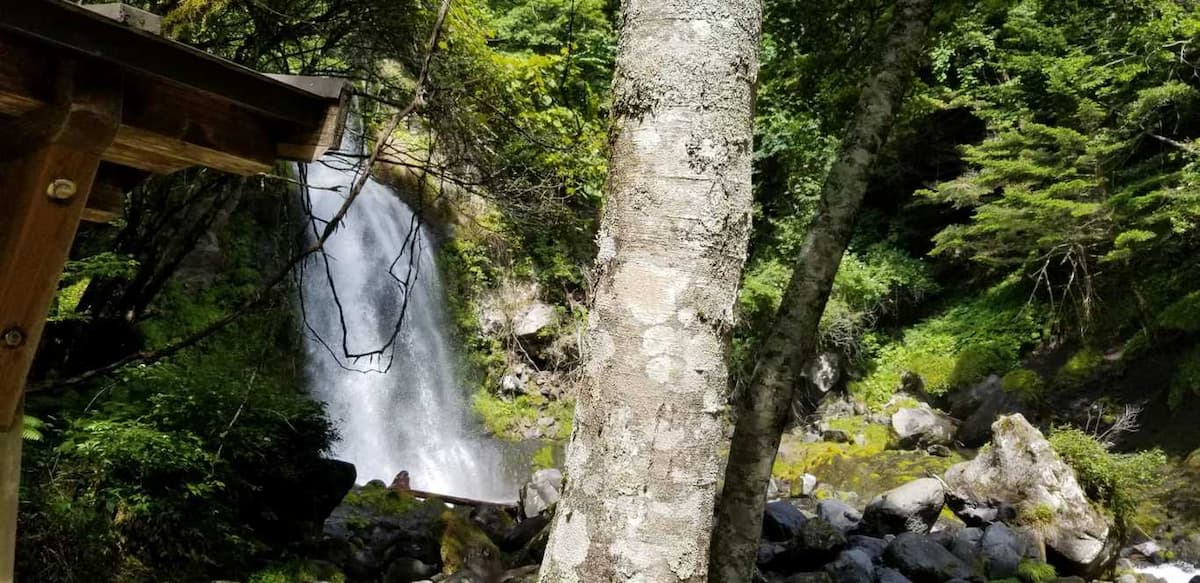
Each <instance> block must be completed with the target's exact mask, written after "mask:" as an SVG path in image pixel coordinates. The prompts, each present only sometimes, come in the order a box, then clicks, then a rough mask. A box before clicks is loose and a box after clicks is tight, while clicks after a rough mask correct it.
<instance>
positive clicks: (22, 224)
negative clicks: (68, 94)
mask: <svg viewBox="0 0 1200 583" xmlns="http://www.w3.org/2000/svg"><path fill="white" fill-rule="evenodd" d="M79 81H80V83H79V87H78V88H77V95H76V98H75V100H74V101H72V103H71V104H70V114H69V116H68V118H67V120H66V122H65V126H64V127H63V128H62V131H60V132H59V133H58V134H57V140H58V141H56V142H54V143H51V144H47V145H43V146H40V147H34V148H32V149H31V152H30V153H29V154H28V155H26V156H25V157H23V158H18V159H16V160H11V161H9V162H8V163H7V164H5V165H4V167H3V169H2V170H0V185H3V188H4V191H5V196H4V197H3V200H2V202H0V431H3V430H6V429H7V428H8V427H9V426H10V425H11V424H12V422H13V418H14V415H16V409H17V403H18V402H19V401H20V399H21V396H22V394H23V393H24V390H25V377H26V375H27V374H28V373H29V367H30V365H31V364H32V362H33V356H34V353H35V352H36V351H37V347H38V341H39V340H40V339H41V335H42V329H43V327H44V326H45V323H46V312H47V311H48V310H49V308H50V302H51V300H52V299H53V297H54V292H55V289H56V288H57V287H58V279H59V276H60V275H61V274H62V269H63V265H64V263H65V262H66V260H67V255H68V253H69V251H70V250H71V241H72V240H73V239H74V238H75V231H76V229H77V228H78V226H79V219H80V217H81V216H82V215H83V209H84V207H85V205H86V202H87V199H88V193H89V192H90V191H91V187H92V182H93V181H94V180H95V178H96V171H97V169H98V168H99V166H100V154H101V152H103V151H104V150H105V149H107V147H108V145H109V144H110V143H111V142H112V139H113V137H114V135H115V134H116V129H117V126H118V124H119V123H120V122H119V116H120V111H121V99H120V98H121V96H120V94H119V93H118V92H117V90H116V89H115V88H113V87H105V86H103V85H96V84H95V83H94V80H93V79H90V78H89V77H88V76H87V75H86V74H85V75H82V76H81V78H80V79H79ZM3 129H4V128H0V139H4V138H5V137H6V136H7V134H6V132H4V131H3Z"/></svg>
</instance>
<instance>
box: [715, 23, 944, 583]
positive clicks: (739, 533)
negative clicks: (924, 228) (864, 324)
mask: <svg viewBox="0 0 1200 583" xmlns="http://www.w3.org/2000/svg"><path fill="white" fill-rule="evenodd" d="M932 13H933V0H899V2H897V4H896V7H895V12H894V14H895V16H894V21H893V24H892V28H891V30H890V32H889V34H888V40H887V43H886V46H885V47H884V53H883V55H882V57H883V58H882V60H881V61H880V62H879V64H878V66H877V67H876V68H875V70H874V71H872V73H871V76H870V78H869V79H868V80H867V83H866V85H865V86H864V88H863V92H862V95H861V96H860V97H859V101H858V105H857V109H856V111H855V117H854V119H853V121H851V124H850V127H849V128H848V130H847V134H846V138H845V141H844V142H843V144H842V149H841V152H840V153H839V155H838V159H837V161H836V162H835V163H834V165H833V168H832V169H831V170H830V174H829V177H828V178H827V179H826V182H825V185H824V187H823V189H822V193H821V202H820V208H819V209H818V212H817V214H816V216H815V217H814V218H813V221H812V223H811V224H810V225H809V228H808V233H807V236H806V238H805V241H804V245H803V246H802V247H801V250H800V255H799V257H798V258H797V261H796V264H795V266H794V271H793V273H792V278H791V281H790V282H789V284H788V287H787V290H786V291H785V292H784V297H783V302H782V304H781V305H780V308H779V312H778V313H777V315H776V318H775V327H774V328H773V329H772V330H771V331H770V334H769V335H768V336H767V338H766V339H765V340H764V341H763V343H762V345H761V346H760V347H759V353H758V354H759V355H758V362H757V363H756V364H755V367H754V372H753V373H752V375H751V381H750V383H749V385H748V389H747V392H746V394H745V396H744V398H743V400H742V401H741V403H740V404H739V410H738V417H737V426H736V428H735V430H734V435H733V443H732V446H731V448H730V453H729V462H728V465H727V467H726V470H725V487H724V489H723V491H722V495H721V503H720V507H719V509H718V515H717V528H716V532H715V535H714V539H713V547H712V555H713V561H712V565H711V568H710V577H711V578H712V580H713V581H714V582H717V583H744V582H745V581H749V580H750V577H751V574H752V572H753V569H754V559H755V555H756V552H757V549H758V541H759V537H760V535H761V533H762V515H763V508H764V507H765V506H766V491H767V483H768V481H769V480H770V479H771V466H772V465H773V463H774V461H775V455H776V453H778V451H779V441H780V437H781V435H782V434H783V431H784V428H785V425H786V423H787V420H788V416H789V412H790V409H791V408H790V404H791V402H792V399H793V391H794V390H795V387H797V385H798V384H799V383H797V380H798V378H799V376H800V374H801V371H802V367H803V366H804V365H805V364H806V363H807V362H808V361H809V360H811V359H812V357H813V356H814V352H815V349H816V343H817V325H818V324H819V322H820V319H821V314H822V312H824V310H825V303H826V300H828V298H829V293H830V290H831V288H832V287H833V278H834V276H835V275H836V274H837V268H838V264H839V263H840V262H841V259H842V254H843V253H844V252H845V250H846V245H847V244H848V243H849V241H850V235H851V233H852V232H853V229H854V222H855V219H856V217H857V215H858V210H859V207H860V206H861V204H862V199H863V195H864V194H865V192H866V189H867V182H868V180H869V178H870V175H871V170H872V167H873V166H874V163H875V158H876V156H877V155H878V153H879V150H880V148H881V147H882V146H883V144H884V142H886V141H887V135H888V133H889V132H890V130H891V127H892V124H893V121H894V119H895V117H896V113H897V112H898V111H899V109H900V106H901V104H902V102H903V98H904V94H905V93H906V92H907V90H908V80H909V78H910V77H911V76H912V72H913V69H914V68H915V66H916V63H917V60H918V59H919V57H920V55H921V53H922V48H923V46H924V43H925V38H926V33H927V29H928V26H929V20H930V18H931V16H932ZM799 397H801V398H802V400H803V402H806V403H809V404H815V401H816V400H817V399H819V396H816V395H799Z"/></svg>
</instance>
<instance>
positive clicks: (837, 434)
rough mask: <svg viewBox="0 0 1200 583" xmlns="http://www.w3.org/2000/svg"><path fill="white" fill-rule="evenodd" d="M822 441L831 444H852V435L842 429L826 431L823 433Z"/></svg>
mask: <svg viewBox="0 0 1200 583" xmlns="http://www.w3.org/2000/svg"><path fill="white" fill-rule="evenodd" d="M821 440H823V441H828V442H831V443H850V434H849V433H846V432H845V431H842V430H841V429H826V430H824V431H822V432H821Z"/></svg>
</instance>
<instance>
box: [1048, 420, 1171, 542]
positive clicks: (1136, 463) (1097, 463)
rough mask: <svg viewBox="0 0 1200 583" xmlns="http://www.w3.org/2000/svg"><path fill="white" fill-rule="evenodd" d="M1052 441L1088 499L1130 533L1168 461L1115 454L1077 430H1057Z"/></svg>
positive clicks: (1155, 454) (1157, 455)
mask: <svg viewBox="0 0 1200 583" xmlns="http://www.w3.org/2000/svg"><path fill="white" fill-rule="evenodd" d="M1049 440H1050V445H1051V446H1053V447H1054V451H1056V452H1057V453H1058V455H1059V456H1061V457H1062V458H1063V460H1064V461H1066V462H1067V463H1068V464H1069V465H1070V466H1071V467H1072V468H1074V469H1075V473H1076V474H1077V475H1078V477H1079V484H1080V485H1081V486H1082V487H1083V489H1084V491H1085V492H1086V493H1087V495H1088V497H1089V498H1091V499H1092V500H1093V501H1095V502H1098V503H1100V504H1102V505H1103V506H1104V507H1105V508H1106V509H1107V510H1108V511H1110V512H1111V513H1112V515H1113V517H1114V518H1115V519H1116V524H1117V528H1118V531H1119V532H1121V533H1126V532H1128V529H1129V526H1130V525H1131V524H1132V520H1133V518H1134V516H1135V513H1136V512H1137V505H1138V502H1139V501H1140V500H1141V498H1142V497H1143V496H1144V495H1145V493H1146V492H1147V488H1151V487H1153V485H1154V484H1156V483H1157V482H1158V481H1159V479H1160V474H1159V472H1160V469H1161V468H1162V466H1163V465H1164V464H1165V463H1166V461H1167V459H1166V456H1165V455H1164V454H1163V452H1162V451H1160V450H1157V449H1155V450H1150V451H1143V452H1138V453H1131V454H1118V453H1112V452H1110V451H1109V450H1108V447H1107V446H1106V445H1105V444H1104V443H1101V442H1100V441H1099V440H1098V439H1096V438H1095V437H1093V436H1091V435H1089V434H1087V433H1085V432H1083V431H1081V430H1079V429H1075V428H1063V427H1059V428H1055V429H1054V430H1052V431H1051V432H1050V436H1049Z"/></svg>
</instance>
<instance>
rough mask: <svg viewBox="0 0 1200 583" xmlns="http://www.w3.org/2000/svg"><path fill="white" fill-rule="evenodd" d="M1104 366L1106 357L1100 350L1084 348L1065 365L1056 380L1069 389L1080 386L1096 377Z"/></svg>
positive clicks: (1059, 370) (1089, 347)
mask: <svg viewBox="0 0 1200 583" xmlns="http://www.w3.org/2000/svg"><path fill="white" fill-rule="evenodd" d="M1103 364H1104V355H1103V354H1101V353H1100V351H1099V350H1097V349H1096V348H1094V347H1091V346H1084V347H1083V348H1080V349H1079V350H1077V351H1076V352H1075V354H1073V355H1071V358H1068V359H1067V362H1065V363H1063V365H1062V367H1060V368H1059V369H1058V373H1057V375H1056V376H1055V379H1054V380H1055V382H1057V383H1059V384H1061V385H1063V386H1067V387H1075V386H1079V385H1081V384H1083V383H1084V382H1086V381H1088V380H1089V379H1091V378H1092V377H1094V376H1096V373H1097V372H1098V371H1099V369H1100V366H1101V365H1103Z"/></svg>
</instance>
